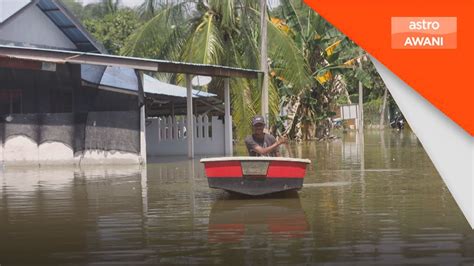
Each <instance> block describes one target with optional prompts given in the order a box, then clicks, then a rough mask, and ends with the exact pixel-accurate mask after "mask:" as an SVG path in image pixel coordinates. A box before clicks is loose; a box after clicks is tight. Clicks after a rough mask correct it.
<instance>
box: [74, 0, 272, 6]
mask: <svg viewBox="0 0 474 266" xmlns="http://www.w3.org/2000/svg"><path fill="white" fill-rule="evenodd" d="M99 1H100V0H76V2H82V4H83V5H87V4H90V3H97V2H99ZM120 1H121V3H122V4H123V5H125V6H128V7H134V6H138V5H140V4H141V3H143V1H144V0H120ZM267 3H269V5H270V6H276V5H278V3H279V0H267Z"/></svg>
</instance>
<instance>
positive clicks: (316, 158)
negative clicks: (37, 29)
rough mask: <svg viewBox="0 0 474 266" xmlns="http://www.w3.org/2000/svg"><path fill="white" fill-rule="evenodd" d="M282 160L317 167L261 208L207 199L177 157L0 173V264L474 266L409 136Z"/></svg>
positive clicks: (452, 211)
mask: <svg viewBox="0 0 474 266" xmlns="http://www.w3.org/2000/svg"><path fill="white" fill-rule="evenodd" d="M362 144H363V148H361V145H362ZM236 150H237V153H238V154H242V155H243V154H245V148H244V147H243V146H238V147H237V149H236ZM282 152H283V154H288V155H290V154H291V155H292V156H296V157H305V158H310V159H311V160H312V164H311V165H310V166H309V167H308V173H307V176H306V178H305V185H304V187H303V189H302V190H301V191H300V192H299V193H297V194H296V195H295V194H293V195H287V194H285V196H281V195H280V196H277V197H263V198H257V199H253V198H238V197H237V198H236V197H233V196H230V195H229V194H227V193H226V192H223V191H219V190H211V189H209V188H208V186H207V180H206V178H205V176H204V170H203V166H202V165H201V164H200V163H199V162H198V160H192V161H189V160H187V159H184V158H171V157H170V158H159V159H156V158H155V159H153V158H152V159H150V163H149V164H148V166H147V167H146V168H140V167H138V166H133V167H125V166H124V167H117V166H114V167H89V168H64V167H61V168H58V167H41V168H11V167H8V168H3V169H1V170H0V264H2V265H3V264H12V263H15V264H24V263H31V264H36V263H48V264H50V263H55V264H57V263H80V264H84V263H87V264H89V263H110V264H116V263H117V262H121V263H129V264H140V263H144V264H158V263H162V264H191V263H194V264H196V263H197V264H216V263H221V264H223V263H229V262H233V263H235V264H277V263H279V264H292V263H293V264H311V263H316V262H332V263H351V262H352V263H353V262H359V263H361V264H364V265H365V264H380V263H396V264H399V263H407V264H415V263H427V264H432V263H444V264H459V263H466V264H469V265H471V264H472V263H473V262H474V231H472V230H471V229H470V227H469V225H468V224H467V221H466V220H465V218H464V217H463V215H462V213H461V212H460V210H459V208H458V207H457V205H456V204H455V202H454V200H453V199H452V197H451V195H450V193H449V191H448V190H447V188H446V186H445V185H444V184H443V182H442V180H441V178H440V177H439V175H438V173H437V172H436V170H435V169H434V167H433V165H432V163H431V162H430V160H429V159H428V157H427V155H426V153H425V152H424V151H423V148H422V147H421V145H420V143H419V142H418V140H417V139H416V137H415V136H414V135H413V134H410V133H409V132H408V131H406V132H402V133H401V134H400V133H395V132H391V131H388V132H387V133H386V134H378V133H367V134H366V135H365V138H364V139H363V141H362V139H361V138H360V137H358V136H357V135H356V134H347V135H345V136H344V138H342V139H337V140H335V141H333V142H330V143H326V142H320V143H317V142H311V143H305V144H291V145H289V148H287V149H286V150H284V151H282Z"/></svg>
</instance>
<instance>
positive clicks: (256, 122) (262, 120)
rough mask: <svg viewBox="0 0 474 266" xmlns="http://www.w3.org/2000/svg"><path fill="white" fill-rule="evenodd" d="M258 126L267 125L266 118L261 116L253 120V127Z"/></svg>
mask: <svg viewBox="0 0 474 266" xmlns="http://www.w3.org/2000/svg"><path fill="white" fill-rule="evenodd" d="M256 124H264V125H265V118H263V116H261V115H256V116H254V117H253V118H252V126H255V125H256Z"/></svg>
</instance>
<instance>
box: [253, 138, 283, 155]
mask: <svg viewBox="0 0 474 266" xmlns="http://www.w3.org/2000/svg"><path fill="white" fill-rule="evenodd" d="M287 142H288V140H287V139H286V138H285V137H283V138H280V139H278V140H277V141H276V142H275V143H273V144H272V145H270V146H269V147H266V148H264V147H262V146H260V145H258V144H257V145H255V146H254V147H253V150H254V151H255V152H257V153H258V154H260V155H267V154H269V153H271V152H273V151H274V150H276V155H277V156H280V152H279V151H278V150H277V149H278V147H279V146H280V145H281V144H283V143H287Z"/></svg>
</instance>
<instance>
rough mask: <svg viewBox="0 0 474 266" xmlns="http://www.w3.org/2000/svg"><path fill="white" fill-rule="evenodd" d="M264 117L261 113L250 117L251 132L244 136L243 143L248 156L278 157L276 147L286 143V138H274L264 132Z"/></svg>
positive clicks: (278, 153)
mask: <svg viewBox="0 0 474 266" xmlns="http://www.w3.org/2000/svg"><path fill="white" fill-rule="evenodd" d="M264 128H265V119H264V118H263V116H261V115H256V116H254V117H253V118H252V129H253V134H252V135H249V136H247V137H246V138H245V145H246V146H247V150H248V152H249V156H272V157H279V156H280V151H279V150H278V147H279V146H280V145H281V144H283V143H287V139H286V138H281V139H278V140H276V139H275V137H274V136H272V135H270V134H267V133H265V132H264V131H263V130H264Z"/></svg>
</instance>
